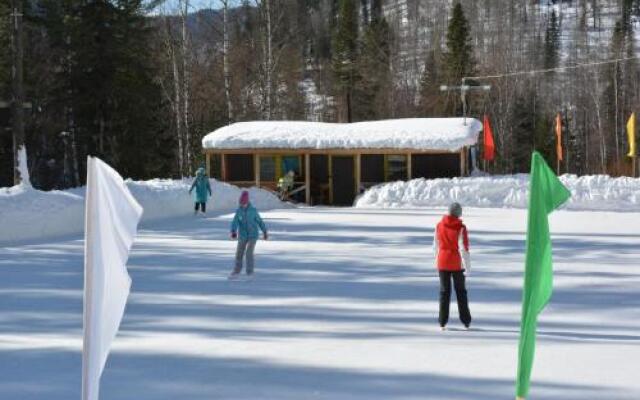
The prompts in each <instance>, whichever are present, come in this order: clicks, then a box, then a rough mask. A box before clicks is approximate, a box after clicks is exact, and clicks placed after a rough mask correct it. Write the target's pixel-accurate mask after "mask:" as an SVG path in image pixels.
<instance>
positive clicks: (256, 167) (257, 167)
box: [253, 154, 260, 188]
mask: <svg viewBox="0 0 640 400" xmlns="http://www.w3.org/2000/svg"><path fill="white" fill-rule="evenodd" d="M253 174H254V175H255V179H256V187H257V188H259V187H260V154H254V155H253Z"/></svg>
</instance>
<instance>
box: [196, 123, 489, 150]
mask: <svg viewBox="0 0 640 400" xmlns="http://www.w3.org/2000/svg"><path fill="white" fill-rule="evenodd" d="M481 130H482V123H480V121H478V120H477V119H474V118H467V122H466V125H465V124H464V120H463V119H462V118H406V119H390V120H383V121H367V122H355V123H350V124H334V123H326V122H307V121H254V122H238V123H235V124H231V125H228V126H225V127H222V128H220V129H217V130H215V131H213V132H211V133H210V134H208V135H207V136H205V137H204V138H203V139H202V146H203V147H204V148H205V149H256V148H258V149H283V148H286V149H381V148H385V149H432V150H443V151H456V150H459V149H461V148H462V147H464V146H470V145H473V144H475V143H476V142H477V140H478V132H480V131H481Z"/></svg>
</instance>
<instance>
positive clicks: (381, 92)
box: [353, 14, 391, 120]
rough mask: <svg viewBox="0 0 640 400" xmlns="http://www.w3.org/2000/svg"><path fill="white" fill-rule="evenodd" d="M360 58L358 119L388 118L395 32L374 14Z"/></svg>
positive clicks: (357, 89)
mask: <svg viewBox="0 0 640 400" xmlns="http://www.w3.org/2000/svg"><path fill="white" fill-rule="evenodd" d="M361 47H362V50H361V52H360V55H359V57H358V74H357V76H358V81H357V85H356V88H355V91H354V106H353V107H354V114H355V119H357V120H372V119H379V118H387V117H389V115H390V111H389V92H390V89H391V70H390V57H391V54H390V52H391V29H390V28H389V24H388V23H387V21H386V20H385V19H384V18H382V17H378V16H377V15H376V14H373V15H372V20H371V23H370V24H369V25H368V26H367V28H366V29H365V31H364V34H363V38H362V46H361Z"/></svg>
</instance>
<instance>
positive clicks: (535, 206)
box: [516, 152, 571, 398]
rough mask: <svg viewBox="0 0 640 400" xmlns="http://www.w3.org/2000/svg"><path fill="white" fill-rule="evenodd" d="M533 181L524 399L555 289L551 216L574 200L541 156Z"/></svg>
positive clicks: (521, 354)
mask: <svg viewBox="0 0 640 400" xmlns="http://www.w3.org/2000/svg"><path fill="white" fill-rule="evenodd" d="M530 179H531V181H530V182H529V220H528V223H527V255H526V262H525V271H524V289H523V292H522V320H521V322H520V345H519V348H518V376H517V378H516V396H517V397H521V398H524V397H525V396H527V394H528V393H529V380H530V378H531V368H532V366H533V356H534V353H535V345H536V326H537V323H538V314H539V313H540V312H541V311H542V309H543V308H544V307H545V306H546V305H547V303H548V302H549V299H550V298H551V290H552V286H553V269H552V265H551V262H552V259H551V238H550V237H549V220H548V215H549V214H550V213H551V212H552V211H553V210H555V209H556V208H558V207H560V205H562V203H564V202H565V201H567V200H568V199H569V197H570V196H571V194H570V193H569V190H567V188H566V187H564V185H563V184H562V183H561V182H560V180H559V179H558V177H557V176H556V175H555V174H554V173H553V171H552V170H551V169H550V168H549V166H548V165H547V163H545V161H544V159H543V158H542V156H541V155H540V154H539V153H538V152H534V153H533V155H532V156H531V177H530Z"/></svg>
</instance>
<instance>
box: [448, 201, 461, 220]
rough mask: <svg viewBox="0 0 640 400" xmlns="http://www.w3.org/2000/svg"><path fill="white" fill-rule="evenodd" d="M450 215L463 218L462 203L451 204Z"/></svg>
mask: <svg viewBox="0 0 640 400" xmlns="http://www.w3.org/2000/svg"><path fill="white" fill-rule="evenodd" d="M449 215H452V216H454V217H458V218H460V216H462V206H461V205H460V203H451V205H449Z"/></svg>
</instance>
